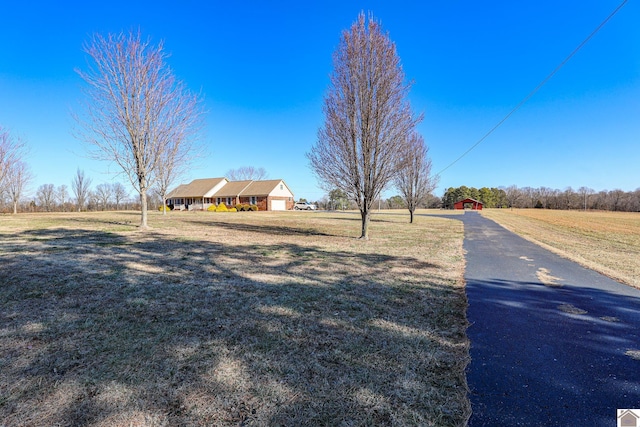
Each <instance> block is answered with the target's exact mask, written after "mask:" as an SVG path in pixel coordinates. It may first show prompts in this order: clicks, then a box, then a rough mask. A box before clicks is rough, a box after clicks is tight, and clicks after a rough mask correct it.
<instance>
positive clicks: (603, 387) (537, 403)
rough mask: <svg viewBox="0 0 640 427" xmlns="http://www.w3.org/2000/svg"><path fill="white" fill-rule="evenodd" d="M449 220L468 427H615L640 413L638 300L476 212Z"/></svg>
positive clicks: (632, 291)
mask: <svg viewBox="0 0 640 427" xmlns="http://www.w3.org/2000/svg"><path fill="white" fill-rule="evenodd" d="M451 218H452V219H460V220H462V221H463V222H464V227H465V239H464V249H465V250H466V252H467V254H466V260H467V266H466V273H465V278H466V281H467V296H468V298H469V308H468V313H467V314H468V319H469V321H470V327H469V329H468V334H469V338H470V340H471V359H472V361H471V364H470V366H469V370H468V376H467V378H468V382H469V387H470V391H471V403H472V407H473V416H472V418H471V422H470V425H471V426H492V427H497V426H570V425H576V426H616V425H617V423H616V409H618V408H620V409H622V408H640V290H637V289H634V288H631V287H628V286H625V285H622V284H620V283H617V282H615V281H613V280H611V279H609V278H607V277H605V276H603V275H601V274H598V273H595V272H593V271H591V270H588V269H585V268H583V267H581V266H579V265H578V264H576V263H574V262H571V261H568V260H565V259H563V258H560V257H559V256H557V255H555V254H553V253H551V252H549V251H547V250H545V249H542V248H540V247H539V246H536V245H534V244H532V243H530V242H528V241H526V240H524V239H522V238H520V237H518V236H516V235H515V234H513V233H511V232H509V231H507V230H506V229H504V228H502V227H501V226H499V225H497V224H496V223H494V222H493V221H491V220H488V219H486V218H484V217H482V216H481V215H480V214H478V213H477V212H467V213H465V214H464V215H462V216H456V217H453V216H452V217H451ZM639 425H640V423H639Z"/></svg>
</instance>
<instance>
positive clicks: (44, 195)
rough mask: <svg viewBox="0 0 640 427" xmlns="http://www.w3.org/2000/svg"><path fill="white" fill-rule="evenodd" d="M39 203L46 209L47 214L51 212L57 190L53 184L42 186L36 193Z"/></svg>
mask: <svg viewBox="0 0 640 427" xmlns="http://www.w3.org/2000/svg"><path fill="white" fill-rule="evenodd" d="M36 198H37V199H38V203H40V205H41V206H43V207H44V209H45V210H46V211H47V212H51V208H52V207H53V203H54V202H55V199H56V189H55V187H54V186H53V184H42V185H41V186H40V187H38V190H37V191H36Z"/></svg>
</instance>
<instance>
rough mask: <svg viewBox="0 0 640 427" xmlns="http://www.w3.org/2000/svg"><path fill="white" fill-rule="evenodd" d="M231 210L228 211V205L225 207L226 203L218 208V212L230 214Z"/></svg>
mask: <svg viewBox="0 0 640 427" xmlns="http://www.w3.org/2000/svg"><path fill="white" fill-rule="evenodd" d="M228 211H229V209H227V205H225V204H224V203H220V204H219V205H218V206H217V207H216V212H228Z"/></svg>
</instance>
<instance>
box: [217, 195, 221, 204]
mask: <svg viewBox="0 0 640 427" xmlns="http://www.w3.org/2000/svg"><path fill="white" fill-rule="evenodd" d="M220 201H221V199H220V197H218V198H217V199H216V205H219V204H220Z"/></svg>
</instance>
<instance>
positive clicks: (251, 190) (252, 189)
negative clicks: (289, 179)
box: [242, 179, 283, 196]
mask: <svg viewBox="0 0 640 427" xmlns="http://www.w3.org/2000/svg"><path fill="white" fill-rule="evenodd" d="M281 182H283V181H282V180H281V179H270V180H267V181H253V182H252V183H251V184H250V185H249V186H248V187H247V188H246V189H245V190H244V191H243V192H242V195H245V196H268V195H269V194H271V192H272V191H273V190H274V189H275V188H276V187H277V186H278V184H280V183H281Z"/></svg>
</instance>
